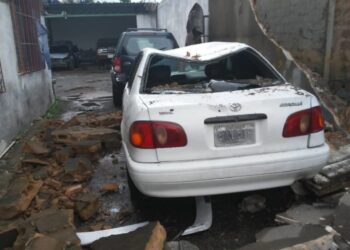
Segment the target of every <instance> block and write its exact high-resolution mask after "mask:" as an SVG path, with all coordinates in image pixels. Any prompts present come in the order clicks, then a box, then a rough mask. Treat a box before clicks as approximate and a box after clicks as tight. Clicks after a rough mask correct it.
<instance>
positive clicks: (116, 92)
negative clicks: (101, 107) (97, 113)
mask: <svg viewBox="0 0 350 250" xmlns="http://www.w3.org/2000/svg"><path fill="white" fill-rule="evenodd" d="M122 100H123V89H122V88H121V86H120V84H118V83H116V84H113V102H114V105H115V106H116V107H121V106H122Z"/></svg>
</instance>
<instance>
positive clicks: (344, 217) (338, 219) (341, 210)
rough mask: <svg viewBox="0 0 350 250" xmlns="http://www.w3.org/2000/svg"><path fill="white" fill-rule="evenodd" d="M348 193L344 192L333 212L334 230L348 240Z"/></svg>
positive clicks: (349, 197) (349, 207) (349, 239)
mask: <svg viewBox="0 0 350 250" xmlns="http://www.w3.org/2000/svg"><path fill="white" fill-rule="evenodd" d="M349 216H350V193H346V194H345V195H344V196H343V197H342V198H341V199H340V201H339V206H338V207H337V209H336V210H335V213H334V230H336V231H337V232H338V233H340V234H341V236H342V237H343V238H344V239H345V240H346V241H347V242H350V219H349Z"/></svg>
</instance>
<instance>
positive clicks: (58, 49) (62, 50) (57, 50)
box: [50, 45, 69, 53]
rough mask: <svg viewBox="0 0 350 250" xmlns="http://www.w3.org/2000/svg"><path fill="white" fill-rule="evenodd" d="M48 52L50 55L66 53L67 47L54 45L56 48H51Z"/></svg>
mask: <svg viewBox="0 0 350 250" xmlns="http://www.w3.org/2000/svg"><path fill="white" fill-rule="evenodd" d="M50 51H51V53H68V52H69V48H68V46H65V45H56V46H51V48H50Z"/></svg>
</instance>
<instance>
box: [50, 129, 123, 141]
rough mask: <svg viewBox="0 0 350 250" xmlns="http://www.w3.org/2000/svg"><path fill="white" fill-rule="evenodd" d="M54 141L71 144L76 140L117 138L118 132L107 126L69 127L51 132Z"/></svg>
mask: <svg viewBox="0 0 350 250" xmlns="http://www.w3.org/2000/svg"><path fill="white" fill-rule="evenodd" d="M52 137H53V140H54V142H56V143H63V144H67V145H71V144H73V143H75V142H77V141H89V140H98V141H102V142H103V141H105V140H119V132H118V131H117V130H114V129H109V128H103V127H100V128H90V127H71V128H68V129H58V130H55V131H53V132H52Z"/></svg>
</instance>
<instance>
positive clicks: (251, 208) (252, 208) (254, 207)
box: [240, 195, 266, 213]
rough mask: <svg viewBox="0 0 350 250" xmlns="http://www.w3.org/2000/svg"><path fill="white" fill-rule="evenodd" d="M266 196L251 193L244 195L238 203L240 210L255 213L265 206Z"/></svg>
mask: <svg viewBox="0 0 350 250" xmlns="http://www.w3.org/2000/svg"><path fill="white" fill-rule="evenodd" d="M265 203H266V198H265V197H263V196H261V195H251V196H248V197H245V198H244V199H243V201H242V203H241V204H240V208H241V210H242V211H245V212H250V213H256V212H259V211H261V210H263V209H264V208H265V206H266V205H265Z"/></svg>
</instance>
